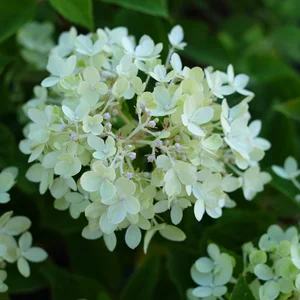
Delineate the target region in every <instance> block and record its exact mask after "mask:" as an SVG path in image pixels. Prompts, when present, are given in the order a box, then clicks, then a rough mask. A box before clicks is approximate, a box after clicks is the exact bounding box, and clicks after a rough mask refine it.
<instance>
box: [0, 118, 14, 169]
mask: <svg viewBox="0 0 300 300" xmlns="http://www.w3.org/2000/svg"><path fill="white" fill-rule="evenodd" d="M16 148H17V145H16V141H15V138H14V135H13V133H12V132H11V131H10V129H9V128H8V127H6V126H5V125H4V124H1V123H0V167H2V168H3V167H6V166H7V164H8V163H10V162H11V161H12V160H13V157H14V153H15V149H16Z"/></svg>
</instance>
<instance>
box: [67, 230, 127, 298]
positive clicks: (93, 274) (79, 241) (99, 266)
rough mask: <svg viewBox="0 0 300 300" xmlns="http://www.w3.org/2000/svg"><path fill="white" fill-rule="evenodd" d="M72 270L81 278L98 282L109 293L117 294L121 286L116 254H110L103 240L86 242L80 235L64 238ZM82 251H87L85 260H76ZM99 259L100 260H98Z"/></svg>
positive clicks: (69, 235) (70, 235)
mask: <svg viewBox="0 0 300 300" xmlns="http://www.w3.org/2000/svg"><path fill="white" fill-rule="evenodd" d="M64 240H65V241H66V246H67V249H68V251H69V260H70V265H71V268H72V270H73V271H74V272H75V273H77V274H78V275H81V276H86V277H90V278H93V279H95V280H97V281H99V282H100V283H101V284H103V285H105V287H107V289H109V290H110V291H111V292H113V293H115V294H118V293H119V291H120V286H121V268H120V262H119V260H118V257H117V252H116V251H114V252H110V251H108V250H107V248H106V246H105V245H104V242H103V240H99V239H98V240H86V239H84V238H83V237H82V236H81V234H80V233H77V234H68V235H65V236H64ZM82 249H88V253H89V255H87V256H85V259H78V257H80V256H81V255H82ZM100 257H101V258H100Z"/></svg>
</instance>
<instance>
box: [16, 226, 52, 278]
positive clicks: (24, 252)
mask: <svg viewBox="0 0 300 300" xmlns="http://www.w3.org/2000/svg"><path fill="white" fill-rule="evenodd" d="M18 246H19V248H18V256H19V258H18V261H17V266H18V270H19V272H20V273H21V274H22V275H23V276H24V277H29V276H30V266H29V263H28V261H30V262H42V261H44V260H45V259H46V258H47V257H48V255H47V253H46V251H45V250H43V249H42V248H40V247H32V235H31V233H30V232H28V231H26V232H25V233H23V234H22V235H21V237H20V238H19V243H18Z"/></svg>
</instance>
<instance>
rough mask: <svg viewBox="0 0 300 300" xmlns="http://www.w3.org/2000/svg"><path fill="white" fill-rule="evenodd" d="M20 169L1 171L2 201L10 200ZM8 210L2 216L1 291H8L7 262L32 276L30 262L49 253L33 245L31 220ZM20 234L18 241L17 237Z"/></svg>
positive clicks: (39, 260) (22, 273) (0, 245)
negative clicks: (6, 282) (10, 192)
mask: <svg viewBox="0 0 300 300" xmlns="http://www.w3.org/2000/svg"><path fill="white" fill-rule="evenodd" d="M17 174H18V169H17V168H15V167H9V168H6V169H4V170H3V171H2V172H1V173H0V199H1V203H6V202H8V201H9V200H10V196H9V194H8V191H9V190H10V189H11V187H12V186H13V185H14V183H15V178H16V177H17ZM12 215H13V212H12V211H8V212H6V213H4V214H2V216H1V217H0V293H3V292H6V291H7V289H8V286H7V285H6V284H5V283H4V281H5V279H6V278H7V272H6V271H5V267H6V264H7V263H17V267H18V270H19V272H20V273H21V275H23V276H24V277H29V276H30V266H29V263H28V262H29V261H30V262H42V261H44V260H45V259H46V258H47V253H46V252H45V251H44V250H43V249H42V248H40V247H32V235H31V233H30V232H29V231H28V229H29V228H30V226H31V221H30V220H29V219H28V218H27V217H24V216H16V217H12ZM17 236H19V238H18V241H17V240H16V237H17Z"/></svg>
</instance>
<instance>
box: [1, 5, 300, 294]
mask: <svg viewBox="0 0 300 300" xmlns="http://www.w3.org/2000/svg"><path fill="white" fill-rule="evenodd" d="M30 20H38V21H42V22H44V21H50V22H52V23H54V24H55V35H56V36H55V37H56V38H57V37H58V35H59V33H60V32H62V31H65V30H68V29H69V28H70V26H71V25H75V26H76V27H77V28H78V30H79V32H82V33H87V32H88V31H90V30H95V29H97V28H99V27H105V26H106V27H109V28H112V27H115V26H120V25H122V26H126V27H128V28H129V32H130V34H133V35H135V36H137V37H140V36H141V35H143V34H148V35H150V36H151V37H152V38H153V39H154V41H155V42H156V43H157V42H163V43H164V44H165V45H167V34H168V32H169V31H170V29H171V28H172V26H174V25H176V24H180V25H182V27H183V28H184V31H185V41H186V42H187V43H188V46H187V47H186V49H185V50H184V51H182V52H180V53H179V54H180V55H181V56H182V58H183V62H184V63H185V64H186V65H187V66H194V65H199V66H201V67H206V66H208V65H213V66H214V67H215V68H219V69H221V70H224V71H225V70H226V67H227V65H228V64H229V63H232V64H233V65H234V67H235V70H236V72H242V73H246V74H248V75H249V76H250V77H251V80H250V84H249V89H250V90H252V91H254V92H255V94H256V97H255V99H254V100H253V101H252V102H251V106H250V110H251V113H252V114H253V118H254V119H255V118H258V119H261V120H262V122H263V130H262V133H261V135H262V136H263V137H264V138H267V139H269V140H270V141H271V143H272V148H271V150H269V151H268V152H267V155H266V156H265V158H264V160H263V162H262V167H263V169H264V170H269V171H270V166H271V165H272V164H280V165H282V164H283V161H284V159H285V158H286V157H287V156H289V155H292V156H294V157H295V158H296V159H298V161H299V159H300V155H299V144H300V143H299V139H298V137H299V121H300V75H299V71H300V64H299V62H300V27H299V21H300V1H299V0H285V1H282V0H251V1H240V0H223V1H220V0H210V1H209V0H207V1H204V0H202V1H196V0H194V1H192V0H172V1H171V0H170V1H168V2H167V1H164V0H103V1H100V0H95V1H92V0H50V1H43V0H39V1H37V0H1V1H0V168H3V167H6V166H9V165H14V166H17V167H19V169H20V176H19V177H18V182H17V185H16V186H15V187H14V188H13V189H12V192H11V196H12V200H11V202H10V203H9V204H5V205H1V207H0V209H1V213H3V212H5V211H7V210H11V209H13V210H14V211H15V214H16V215H26V216H28V217H30V218H31V220H32V221H33V226H32V228H31V232H32V233H33V237H34V241H35V243H36V244H37V245H39V246H41V247H44V248H45V249H46V251H47V252H48V253H49V256H50V258H49V259H48V260H47V261H46V262H44V263H42V264H38V265H33V266H32V275H31V277H30V278H29V279H24V278H23V277H22V276H21V275H19V274H18V272H17V270H16V267H15V266H8V268H7V269H8V279H7V284H8V286H9V294H1V295H0V299H20V300H22V299H32V300H35V299H43V300H47V299H53V300H69V299H70V300H75V299H80V298H85V299H88V300H94V299H95V300H111V299H121V300H130V299H143V300H147V299H157V300H159V299H164V300H166V299H172V300H174V299H185V291H186V289H187V288H188V287H193V286H195V284H193V282H192V280H191V279H190V267H191V265H192V263H193V262H194V261H195V260H196V259H197V258H198V257H200V256H201V255H204V254H205V251H206V246H207V243H208V242H215V243H217V244H218V245H219V246H221V247H222V248H223V249H226V250H228V251H229V252H230V253H231V254H233V255H234V256H235V257H236V259H237V262H238V263H237V268H236V274H235V275H238V274H239V272H240V271H241V267H242V266H241V245H242V244H243V243H244V242H247V241H250V240H253V241H256V240H257V239H258V237H259V236H260V235H261V234H262V233H264V231H265V230H266V229H267V227H268V226H269V225H270V224H272V223H274V222H277V223H278V224H280V225H283V226H288V225H291V224H297V222H298V220H299V216H300V214H299V213H300V207H299V205H298V204H297V203H296V202H295V201H294V196H295V194H296V191H295V189H294V188H293V186H292V184H291V183H289V182H286V181H284V180H281V179H279V178H278V177H276V175H274V174H272V176H273V181H272V183H271V184H270V185H269V186H267V187H266V189H265V191H264V192H263V193H261V194H259V195H258V196H257V197H256V198H255V199H254V200H253V201H252V202H247V201H246V200H244V198H243V196H242V193H241V192H237V193H235V195H234V197H233V198H234V199H235V200H236V201H237V203H238V206H237V207H236V208H235V209H232V210H230V209H227V210H225V211H224V215H223V217H222V218H220V219H218V220H213V219H211V218H209V217H205V218H204V219H203V220H202V221H201V222H200V223H198V222H197V221H196V220H195V218H194V216H193V211H192V209H187V210H186V211H185V212H184V219H183V222H182V223H181V224H180V228H182V229H183V230H184V231H185V233H186V235H187V239H186V241H185V242H183V243H175V242H168V241H166V240H163V239H162V238H160V237H159V236H156V237H155V238H154V240H153V241H152V243H151V245H150V248H149V252H148V254H147V256H145V255H144V254H143V252H142V247H138V249H136V250H134V251H132V250H130V249H129V248H127V247H126V245H125V243H124V232H121V233H118V245H117V248H116V250H115V251H114V252H113V253H110V252H109V251H108V250H107V249H106V247H105V246H104V244H103V241H102V240H97V241H87V240H84V239H83V238H82V237H81V234H80V233H81V229H82V228H83V227H84V226H85V220H84V217H82V218H80V219H79V220H73V219H71V217H70V216H69V215H68V213H66V212H59V211H56V210H55V209H54V208H53V199H52V198H51V196H50V195H49V194H46V195H44V196H41V195H39V194H38V187H37V185H34V184H32V183H30V182H28V181H27V180H26V179H25V177H24V174H25V172H26V170H27V168H28V164H27V158H26V157H25V156H24V155H22V154H21V153H20V152H19V150H18V143H19V141H20V140H21V139H22V127H23V124H22V118H21V113H20V112H21V106H22V104H23V103H24V102H25V101H27V100H28V99H30V98H31V96H32V88H33V86H34V85H36V84H39V83H40V82H41V80H42V79H43V78H44V77H45V76H46V72H38V71H36V70H34V69H33V68H32V67H30V66H28V65H26V63H25V62H24V61H23V60H22V58H21V56H20V47H19V46H18V44H17V42H16V37H15V34H16V32H17V30H18V29H19V28H20V27H21V26H22V25H23V24H25V23H26V22H27V21H30ZM41 34H42V33H41ZM163 56H164V57H165V56H166V53H165V52H163ZM247 289H248V287H247V282H246V281H245V280H244V279H243V278H240V280H239V281H238V285H237V287H236V288H235V290H234V291H233V294H232V298H231V299H233V300H243V299H253V297H252V296H251V295H249V293H247Z"/></svg>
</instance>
